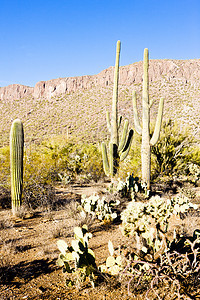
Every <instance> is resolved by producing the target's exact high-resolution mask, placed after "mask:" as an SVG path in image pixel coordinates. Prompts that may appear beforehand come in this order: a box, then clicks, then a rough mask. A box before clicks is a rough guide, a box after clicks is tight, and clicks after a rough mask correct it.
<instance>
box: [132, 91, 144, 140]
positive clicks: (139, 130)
mask: <svg viewBox="0 0 200 300" xmlns="http://www.w3.org/2000/svg"><path fill="white" fill-rule="evenodd" d="M132 102H133V117H134V125H135V130H136V132H137V133H138V134H140V135H142V127H141V125H140V120H139V116H138V110H137V102H136V92H135V91H133V94H132Z"/></svg>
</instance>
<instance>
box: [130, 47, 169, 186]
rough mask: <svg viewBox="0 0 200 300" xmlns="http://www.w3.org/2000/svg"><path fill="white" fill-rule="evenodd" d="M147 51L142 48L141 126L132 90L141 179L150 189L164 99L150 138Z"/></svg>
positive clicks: (134, 93) (161, 100)
mask: <svg viewBox="0 0 200 300" xmlns="http://www.w3.org/2000/svg"><path fill="white" fill-rule="evenodd" d="M148 68H149V52H148V49H147V48H145V49H144V61H143V95H142V106H143V109H142V127H141V126H140V121H139V117H138V112H137V104H136V92H135V91H133V98H132V99H133V114H134V124H135V130H136V131H137V133H138V134H140V135H142V146H141V160H142V181H143V182H144V183H146V184H147V189H150V174H151V146H154V145H155V144H156V143H157V141H158V139H159V135H160V128H161V123H162V116H163V106H164V99H163V98H161V99H160V103H159V108H158V115H157V120H156V126H155V130H154V133H153V136H152V138H151V139H150V108H151V105H152V103H150V102H149V75H148Z"/></svg>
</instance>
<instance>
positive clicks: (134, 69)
mask: <svg viewBox="0 0 200 300" xmlns="http://www.w3.org/2000/svg"><path fill="white" fill-rule="evenodd" d="M113 72H114V67H112V66H111V67H109V68H107V69H105V70H103V71H101V72H100V73H98V74H97V75H83V76H75V77H63V78H56V79H51V80H47V81H39V82H37V83H36V84H35V86H34V87H29V86H25V85H20V84H11V85H8V86H5V87H0V100H9V99H13V98H15V99H21V98H24V97H30V96H33V97H34V98H41V97H44V98H45V97H46V98H48V99H50V98H51V97H55V96H59V95H61V94H62V95H64V94H67V93H71V92H75V91H77V90H80V89H88V88H92V87H93V86H94V85H102V86H103V85H105V86H106V85H109V84H110V83H113ZM142 73H143V72H142V61H140V62H136V63H133V64H130V65H127V66H121V67H120V75H119V76H120V77H119V84H122V85H124V84H125V85H131V84H134V83H136V84H137V83H140V82H142ZM162 76H164V77H166V79H168V80H169V81H170V79H171V78H174V77H175V78H176V79H179V80H181V81H183V82H184V81H190V83H191V84H199V82H198V80H199V81H200V59H190V60H172V59H164V60H157V59H154V60H150V63H149V81H150V82H153V81H157V80H160V79H161V78H162Z"/></svg>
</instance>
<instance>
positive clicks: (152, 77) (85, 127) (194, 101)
mask: <svg viewBox="0 0 200 300" xmlns="http://www.w3.org/2000/svg"><path fill="white" fill-rule="evenodd" d="M113 72H114V67H109V68H108V69H106V70H103V71H102V72H100V73H99V74H97V75H91V76H89V75H87V76H79V77H70V78H58V79H52V80H49V81H40V82H38V83H37V84H36V85H35V87H28V86H23V85H18V84H13V85H9V86H7V87H1V88H0V112H1V118H0V125H1V126H0V143H1V146H2V145H5V144H7V143H8V139H9V130H10V125H11V122H12V120H13V119H15V118H20V119H21V120H22V121H23V123H24V128H25V140H26V142H28V141H31V140H32V141H37V140H41V139H42V138H48V137H50V136H53V135H60V134H64V135H67V134H75V135H76V136H77V137H80V138H84V139H85V140H88V141H102V140H103V139H105V138H106V135H107V128H106V110H109V111H110V110H111V101H112V87H113ZM142 73H143V71H142V62H138V63H134V64H131V65H128V66H122V67H120V79H119V113H120V114H121V115H122V116H124V117H126V118H128V119H129V121H130V126H132V127H133V111H132V101H131V94H132V91H133V90H136V92H137V95H138V106H139V108H140V110H141V94H142ZM149 81H150V97H151V99H154V100H155V101H154V105H153V109H152V113H153V115H152V120H154V119H155V117H156V113H157V107H158V101H159V99H160V97H164V99H165V107H164V118H165V119H168V118H172V119H175V120H177V121H178V122H179V123H180V124H181V125H182V126H186V125H190V126H191V128H192V134H193V135H196V137H197V138H198V139H200V129H199V115H200V105H199V101H200V59H193V60H150V66H149Z"/></svg>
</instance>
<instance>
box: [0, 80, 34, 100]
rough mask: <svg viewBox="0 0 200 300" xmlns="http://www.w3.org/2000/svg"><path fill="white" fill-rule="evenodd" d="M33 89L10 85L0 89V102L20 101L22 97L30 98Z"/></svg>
mask: <svg viewBox="0 0 200 300" xmlns="http://www.w3.org/2000/svg"><path fill="white" fill-rule="evenodd" d="M33 90H34V88H33V87H29V86H25V85H21V84H11V85H8V86H5V87H1V88H0V100H12V99H21V98H24V97H28V96H32V94H33Z"/></svg>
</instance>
